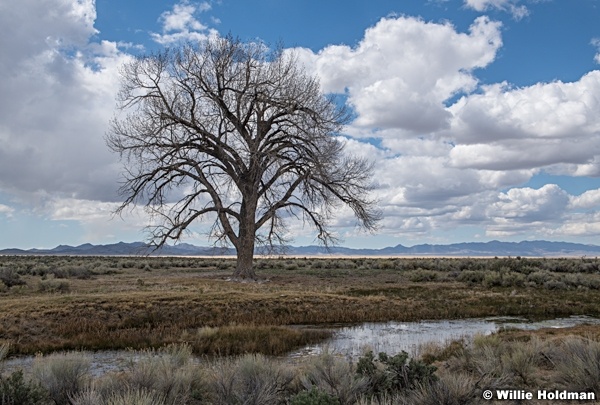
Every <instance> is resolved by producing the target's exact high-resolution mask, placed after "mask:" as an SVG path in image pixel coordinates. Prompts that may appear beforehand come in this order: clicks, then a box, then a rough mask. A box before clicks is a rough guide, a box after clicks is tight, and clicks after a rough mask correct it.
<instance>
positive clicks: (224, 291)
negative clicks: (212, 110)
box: [0, 256, 600, 405]
mask: <svg viewBox="0 0 600 405" xmlns="http://www.w3.org/2000/svg"><path fill="white" fill-rule="evenodd" d="M255 266H256V268H257V270H258V271H260V274H261V275H262V276H263V277H265V280H263V282H258V283H255V282H251V283H240V282H233V281H230V280H229V276H230V275H231V273H232V269H233V268H234V267H235V260H234V259H230V258H181V257H64V256H5V257H0V345H2V347H3V353H0V354H3V355H5V356H13V355H21V354H35V353H41V354H44V356H43V357H39V358H38V359H36V363H37V364H38V365H37V366H36V367H37V369H38V371H37V372H36V371H35V370H36V367H34V370H33V371H32V372H31V375H28V374H25V375H23V374H18V372H12V373H4V374H2V378H1V379H0V383H1V384H0V389H2V390H3V391H2V392H3V393H4V394H6V393H7V392H8V393H10V392H13V391H15V390H17V391H19V392H20V393H21V394H22V395H32V397H31V398H34V397H35V395H38V394H39V397H40V398H41V399H39V401H41V402H38V403H40V404H42V403H44V404H45V403H73V404H100V403H111V404H118V403H136V404H137V403H140V404H141V403H148V404H167V403H168V404H178V403H181V404H185V403H190V404H194V403H228V404H229V403H231V404H234V403H241V402H239V401H238V399H240V398H243V397H245V396H247V395H251V394H250V393H249V392H245V391H244V390H245V389H248V387H249V386H251V385H252V384H258V385H259V386H254V388H253V390H252V392H253V394H252V395H259V394H257V393H260V395H264V396H262V397H261V398H262V399H261V398H258V399H257V400H256V401H255V402H252V403H295V404H309V403H325V404H327V403H339V404H346V403H348V404H349V403H364V404H367V403H369V404H370V403H373V404H375V403H382V404H384V403H423V404H425V403H441V402H440V398H442V396H447V397H449V398H450V397H452V398H455V399H456V398H464V400H462V402H460V401H459V402H454V403H465V404H466V403H478V401H479V399H480V398H481V397H480V396H478V392H479V391H478V390H481V389H483V388H491V387H500V386H501V385H503V384H504V386H510V387H515V388H520V387H523V388H527V389H533V388H536V389H537V388H540V384H542V385H543V384H547V385H548V384H549V385H548V387H549V388H554V387H567V388H568V387H570V386H571V385H573V384H580V385H577V387H579V388H578V389H586V390H598V387H597V386H596V385H597V381H600V371H598V367H597V364H600V349H599V343H598V340H600V330H599V329H598V327H597V326H593V325H585V326H581V327H578V328H574V329H569V330H556V329H550V330H541V331H537V332H530V331H528V332H524V331H505V332H502V333H498V334H495V335H492V336H488V337H480V338H476V339H475V341H474V342H470V343H469V342H455V343H453V344H450V345H449V346H447V347H430V348H427V349H426V350H424V351H423V352H422V353H421V357H420V358H419V359H415V360H408V359H404V360H402V358H401V357H396V356H398V355H401V353H400V354H398V353H389V354H388V356H387V357H383V358H380V357H378V356H377V354H374V355H373V356H372V357H369V356H368V355H367V354H365V357H364V358H363V359H362V363H361V361H358V362H355V363H353V362H349V361H348V360H346V359H343V358H338V357H336V356H333V355H330V354H327V353H325V354H323V355H321V356H317V357H315V358H312V359H309V360H306V361H305V362H303V363H302V364H298V365H292V364H289V362H286V361H283V360H281V359H278V358H276V357H273V356H280V355H282V354H285V353H287V352H290V351H291V350H294V349H297V348H299V347H303V346H305V345H307V344H313V343H316V342H320V341H323V340H324V339H326V338H327V337H328V336H329V335H330V333H331V332H330V331H329V330H328V329H327V328H328V326H329V325H331V324H334V323H335V324H340V323H343V324H350V323H358V322H380V321H381V322H385V321H391V320H395V321H413V320H424V319H459V318H476V317H488V316H523V317H526V318H529V319H543V318H555V317H563V316H570V315H589V316H596V317H597V316H600V260H598V259H595V258H568V259H567V258H560V259H558V258H557V259H533V258H490V259H468V258H456V259H451V258H410V259H396V258H383V259H381V258H344V259H332V258H286V257H283V258H268V259H267V258H259V259H257V260H256V263H255ZM300 325H304V326H305V325H310V327H298V326H300ZM82 349H85V350H107V349H111V350H113V349H127V350H144V351H154V352H153V353H156V355H155V356H151V358H149V359H148V360H147V361H148V362H152V361H154V362H158V363H153V365H149V366H146V363H145V362H142V363H140V364H136V365H135V366H132V367H131V368H130V369H128V370H124V371H123V372H121V373H115V374H114V375H113V374H112V373H111V374H110V375H107V376H103V377H101V378H94V377H91V376H90V374H89V368H87V367H89V365H88V366H86V364H88V363H86V359H85V356H84V355H82V354H81V353H79V354H73V353H68V354H64V353H62V352H63V351H72V350H82ZM55 352H61V353H62V354H61V353H55ZM41 354H40V355H41ZM192 355H196V356H200V358H201V359H204V360H202V361H201V362H200V364H198V363H197V362H192V361H191V360H190V359H191V358H192ZM65 356H67V357H68V356H72V357H74V358H79V360H72V361H71V360H69V361H66V362H65V361H63V362H62V363H61V361H62V360H61V359H63V357H65ZM196 356H194V357H193V358H194V359H197V358H198V357H196ZM63 360H64V359H63ZM411 361H413V362H416V363H411ZM586 361H589V362H591V363H590V364H592V365H594V364H595V366H590V367H587V366H585V364H584V363H585V362H586ZM56 362H57V363H59V364H63V366H60V365H59V366H52V367H51V366H49V365H48V364H53V363H56ZM594 362H595V363H594ZM79 363H82V365H81V367H80V368H77V367H79V366H77V367H76V370H75V371H73V370H71V372H70V373H71V374H69V373H67V374H68V375H69V376H71V377H68V376H62V377H60V376H58V377H57V376H56V375H55V374H57V373H58V374H60V373H61V372H62V371H61V370H62V368H64V367H67V368H68V367H71V366H68V365H69V364H71V365H73V367H75V366H76V365H77V364H79ZM65 364H67V365H65ZM361 364H362V365H361ZM411 364H413V365H412V366H411ZM53 367H54V368H53ZM161 367H163V368H164V370H162V369H161ZM410 367H413V368H410ZM586 367H587V368H586ZM594 367H595V368H594ZM434 368H435V370H434ZM44 370H45V371H44ZM77 370H79V371H77ZM151 370H154V371H151ZM157 370H162V371H160V372H159V371H157ZM394 370H395V371H394ZM410 370H412V371H410ZM427 370H429V371H427ZM63 371H64V370H63ZM163 371H164V372H163ZM430 371H431V372H430ZM1 373H2V369H1V368H0V374H1ZM36 373H37V374H36ZM144 373H146V374H144ZM153 373H154V374H153ZM394 373H396V374H394ZM398 373H400V374H398ZM407 373H408V374H407ZM411 373H413V374H411ZM577 373H579V374H577ZM158 374H160V375H158ZM78 375H79V376H81V378H82V382H81V385H77V384H79V383H78V382H77V381H78V380H77V379H76V378H75V377H74V376H78ZM394 375H403V376H405V377H406V376H408V375H414V376H415V377H414V379H413V380H414V381H413V380H410V378H409V380H410V381H408V380H403V381H394V380H393V379H394V378H395V377H393V376H394ZM405 377H402V378H405ZM73 378H75V380H77V381H71V383H72V384H75V383H76V382H77V384H75V385H68V386H69V387H70V388H68V389H67V388H65V389H64V390H63V391H60V389H58V388H56V387H58V386H60V384H66V382H65V381H66V380H68V379H73ZM159 378H160V379H163V380H162V381H158V380H156V379H159ZM168 378H171V379H173V380H169V381H170V382H169V381H166V380H164V379H168ZM406 378H408V377H406ZM411 378H412V377H411ZM594 378H595V380H594ZM245 379H249V380H245ZM52 381H54V382H52ZM248 381H252V384H250V385H248V384H249V383H248ZM411 381H412V382H411ZM586 381H588V382H586ZM593 381H596V383H595V384H596V385H594V382H593ZM71 383H69V384H71ZM484 383H485V384H484ZM590 384H591V385H590ZM1 387H4V388H1ZM53 387H54V388H53ZM175 387H179V388H175ZM61 389H62V388H61ZM10 390H13V391H10ZM53 390H58V391H60V392H62V393H58V394H57V393H54V394H52V391H53ZM58 391H57V392H58ZM15 392H16V391H15ZM111 393H114V394H111ZM11 395H13V396H12V397H10V398H15V395H16V394H14V392H13V394H11ZM48 395H50V397H49V396H48ZM51 395H59V396H58V397H51ZM60 395H62V396H60ZM117 396H120V397H119V398H120V399H119V398H117ZM125 396H131V398H133V397H136V398H137V399H135V398H134V399H135V400H134V399H129V400H127V401H126V400H123V399H122V398H121V397H123V398H124V397H125ZM42 397H43V398H42ZM7 398H8V397H7ZM31 398H29V399H28V401H29V402H22V403H35V402H33V399H31ZM36 398H37V397H36ZM174 398H175V399H174ZM236 398H237V399H236ZM265 398H266V399H265ZM319 398H321V402H318V401H319V400H320V399H319ZM325 398H327V399H325ZM431 398H437V400H436V399H431ZM43 401H46V402H43ZM48 401H50V402H48ZM52 401H53V402H52ZM61 401H62V402H61ZM86 401H87V402H86ZM119 401H121V402H119ZM136 401H137V402H136ZM144 401H145V402H144ZM261 401H262V402H261ZM311 401H312V402H311ZM323 401H330V402H323ZM469 401H471V402H469ZM5 403H6V404H7V405H8V404H13V403H18V402H14V401H13V402H5ZM447 403H452V402H447ZM3 405H4V403H3Z"/></svg>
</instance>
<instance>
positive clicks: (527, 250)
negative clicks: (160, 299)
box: [0, 240, 600, 257]
mask: <svg viewBox="0 0 600 405" xmlns="http://www.w3.org/2000/svg"><path fill="white" fill-rule="evenodd" d="M256 253H257V254H266V253H268V252H267V251H264V250H263V251H261V250H260V249H257V251H256ZM275 254H277V255H283V256H285V255H290V256H325V257H326V256H328V255H342V256H456V257H489V256H491V257H493V256H525V257H528V256H529V257H540V256H548V257H561V256H569V257H573V256H600V246H598V245H592V244H582V243H572V242H554V241H545V240H535V241H521V242H501V241H497V240H493V241H489V242H461V243H453V244H447V245H435V244H420V245H414V246H410V247H407V246H404V245H401V244H399V245H396V246H388V247H384V248H381V249H371V248H362V249H361V248H348V247H343V246H336V247H331V248H330V249H329V250H326V249H325V248H323V247H322V246H315V245H309V246H285V247H283V248H281V250H278V251H277V252H275ZM0 255H65V256H138V255H150V256H230V255H231V256H233V255H235V250H234V249H232V248H218V247H203V246H196V245H191V244H189V243H181V244H178V245H169V246H163V247H162V248H160V249H158V250H156V251H154V250H152V248H151V247H150V246H149V245H148V244H146V243H144V242H130V243H127V242H118V243H113V244H106V245H93V244H90V243H84V244H81V245H78V246H70V245H58V246H57V247H55V248H52V249H35V248H34V249H17V248H9V249H2V250H0Z"/></svg>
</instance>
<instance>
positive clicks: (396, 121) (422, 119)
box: [294, 16, 502, 136]
mask: <svg viewBox="0 0 600 405" xmlns="http://www.w3.org/2000/svg"><path fill="white" fill-rule="evenodd" d="M501 45H502V39H501V36H500V23H498V22H494V21H491V20H489V19H488V18H487V17H479V18H478V19H476V20H475V21H474V22H473V24H472V25H471V27H470V28H469V32H468V33H460V32H457V31H456V29H455V28H454V27H453V26H452V25H451V24H449V23H444V24H439V23H432V22H425V21H423V20H421V19H419V18H414V17H405V16H402V17H397V18H383V19H381V20H380V21H379V22H378V23H377V24H376V25H375V26H373V27H371V28H369V29H367V30H366V32H365V36H364V38H363V39H362V41H360V43H359V44H358V46H356V47H355V48H351V47H349V46H345V45H331V46H328V47H326V48H324V49H322V50H321V51H320V52H318V53H316V54H315V53H313V52H312V51H311V50H308V49H295V50H294V51H295V52H296V54H297V56H298V59H299V60H300V61H301V62H302V63H304V64H305V65H306V66H307V67H308V68H309V70H311V71H312V72H314V73H315V74H317V75H318V76H319V77H320V79H321V85H322V87H323V89H324V91H326V92H336V93H344V92H346V93H347V95H348V102H349V103H350V104H351V105H352V107H353V108H354V110H355V112H356V120H355V121H354V123H353V125H354V126H355V127H358V128H359V129H360V128H362V132H363V133H365V134H366V135H367V136H371V135H372V134H368V132H369V131H372V130H374V129H375V130H381V129H389V128H395V129H401V130H404V131H406V132H407V133H409V134H415V133H428V132H432V131H437V130H440V129H442V128H446V127H448V125H449V119H450V118H451V115H450V113H449V112H448V111H447V110H446V108H445V105H444V102H445V101H446V100H448V99H450V98H452V97H453V96H455V95H456V94H460V93H465V92H470V91H472V90H474V89H475V88H476V85H477V79H476V78H475V76H474V75H473V70H475V69H477V68H482V67H485V66H487V65H488V64H490V63H491V62H492V61H493V60H494V58H495V56H496V51H497V50H498V48H499V47H500V46H501ZM357 132H359V131H357Z"/></svg>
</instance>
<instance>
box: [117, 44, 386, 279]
mask: <svg viewBox="0 0 600 405" xmlns="http://www.w3.org/2000/svg"><path fill="white" fill-rule="evenodd" d="M121 74H122V78H121V90H120V92H119V95H118V100H119V104H120V108H121V109H122V110H123V111H122V113H121V114H119V115H117V116H116V117H115V118H114V119H113V121H112V122H111V127H110V130H109V133H108V134H107V143H108V145H109V147H110V148H111V149H112V150H113V151H115V152H118V153H119V154H120V156H121V160H122V161H123V163H124V167H125V170H124V174H125V176H124V177H125V180H124V183H123V185H122V187H121V189H120V191H121V194H122V195H123V196H124V201H123V203H122V205H121V207H120V210H123V209H125V208H126V207H128V206H130V205H138V204H143V205H144V206H145V207H147V209H148V210H150V211H151V212H152V213H153V214H154V215H155V223H154V224H153V225H151V226H150V227H149V228H148V229H149V232H150V239H151V241H152V244H153V245H154V246H156V247H160V246H162V245H163V244H165V243H167V242H169V241H178V240H179V239H180V238H181V237H182V236H183V234H184V232H185V231H186V230H188V229H189V227H190V226H191V225H192V224H193V223H195V222H196V221H202V220H208V221H210V222H211V224H212V226H211V228H210V229H211V230H210V236H211V237H212V238H214V240H215V241H216V242H219V241H221V242H227V243H230V244H231V245H233V246H234V247H235V249H236V251H237V267H236V272H235V275H236V276H238V277H242V278H255V277H256V276H255V273H254V270H253V268H252V259H253V255H254V250H255V247H256V246H258V245H266V246H271V247H274V246H278V245H281V244H285V243H287V242H288V238H286V234H287V232H288V229H287V227H286V225H287V224H288V223H289V221H288V220H289V219H290V218H299V219H301V220H303V221H304V222H305V223H308V224H310V225H311V226H312V227H314V229H315V230H316V238H318V239H319V240H320V241H321V242H322V243H324V244H325V245H328V244H331V243H335V241H336V240H335V239H336V238H335V233H334V232H332V230H331V226H330V225H331V219H332V218H333V216H334V215H333V214H334V213H335V211H336V209H338V208H339V207H340V206H341V205H346V206H348V207H350V208H351V209H352V211H353V213H354V215H355V217H356V220H357V225H358V226H359V227H362V228H364V229H366V230H373V229H375V227H376V224H377V221H378V219H379V217H380V214H379V212H378V210H377V208H376V204H375V201H374V200H373V199H371V198H370V197H369V192H370V190H371V176H372V165H371V163H370V162H368V161H367V160H365V159H362V158H357V157H354V156H349V155H348V154H347V153H346V152H345V150H344V145H345V143H344V142H343V140H342V139H341V138H340V134H339V132H340V131H341V129H342V128H343V125H344V124H345V123H347V122H348V121H349V114H348V111H347V110H346V108H345V107H343V106H340V105H338V104H337V103H336V102H335V100H334V98H333V97H332V96H326V95H324V94H323V93H322V92H321V89H320V86H319V81H318V79H317V78H316V77H313V76H311V75H309V74H307V73H306V72H305V71H304V70H303V68H302V67H301V66H300V65H299V63H298V62H297V60H296V58H295V57H294V55H293V54H292V53H288V52H284V51H283V50H282V49H281V48H278V49H276V50H274V51H273V50H270V49H268V48H267V47H266V46H264V45H263V44H260V43H244V42H242V41H240V40H237V39H234V38H231V37H227V38H216V39H211V40H207V41H204V42H201V43H199V44H185V45H181V46H178V47H175V48H171V49H166V50H164V51H162V52H160V53H155V54H150V55H146V56H142V57H138V58H136V59H134V60H132V61H131V62H129V63H127V64H125V65H124V66H123V67H122V72H121Z"/></svg>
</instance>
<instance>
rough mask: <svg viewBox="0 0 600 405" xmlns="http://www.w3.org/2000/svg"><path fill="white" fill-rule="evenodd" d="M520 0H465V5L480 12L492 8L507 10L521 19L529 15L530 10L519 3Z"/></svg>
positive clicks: (515, 17) (516, 18)
mask: <svg viewBox="0 0 600 405" xmlns="http://www.w3.org/2000/svg"><path fill="white" fill-rule="evenodd" d="M518 2H519V0H465V6H466V7H467V8H472V9H473V10H475V11H479V12H484V11H488V10H490V9H496V10H500V11H505V12H508V13H510V14H511V15H512V17H513V18H514V19H515V20H517V21H519V20H521V19H523V18H524V17H527V16H528V15H529V10H528V9H527V7H525V6H519V5H517V3H518Z"/></svg>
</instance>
